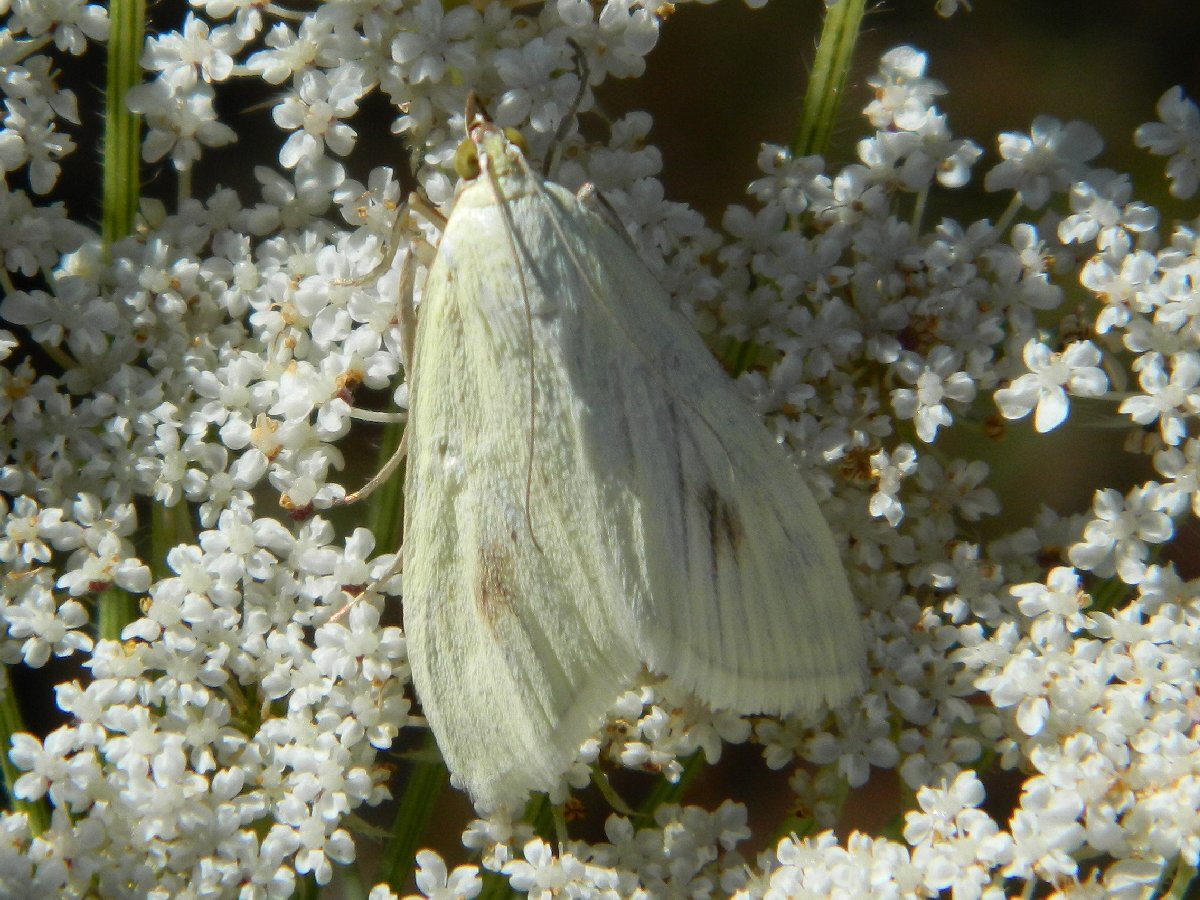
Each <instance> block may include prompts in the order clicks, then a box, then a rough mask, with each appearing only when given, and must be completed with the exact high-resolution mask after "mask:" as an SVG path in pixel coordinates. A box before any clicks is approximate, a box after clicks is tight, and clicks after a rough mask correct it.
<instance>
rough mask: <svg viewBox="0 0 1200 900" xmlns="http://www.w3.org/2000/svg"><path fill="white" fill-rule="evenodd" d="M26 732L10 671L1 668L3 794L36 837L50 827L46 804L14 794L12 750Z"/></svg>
mask: <svg viewBox="0 0 1200 900" xmlns="http://www.w3.org/2000/svg"><path fill="white" fill-rule="evenodd" d="M21 731H25V723H24V721H23V720H22V718H21V708H20V706H18V705H17V697H16V694H15V693H14V692H13V689H12V682H11V681H9V678H8V667H7V666H0V748H2V752H0V776H3V778H4V790H5V791H6V792H7V793H8V806H9V809H11V810H12V811H13V812H16V813H25V818H26V820H27V821H28V822H29V830H30V831H31V832H32V833H33V834H35V835H37V834H41V833H42V832H43V831H45V830H46V829H47V828H48V827H49V826H50V810H49V808H48V807H47V806H46V801H45V800H19V799H17V795H16V794H15V793H14V785H15V784H16V783H17V779H18V778H20V777H21V772H20V770H19V769H17V767H16V766H14V765H13V763H12V760H11V759H9V758H8V751H9V749H10V748H11V747H12V738H13V735H14V734H17V733H18V732H21Z"/></svg>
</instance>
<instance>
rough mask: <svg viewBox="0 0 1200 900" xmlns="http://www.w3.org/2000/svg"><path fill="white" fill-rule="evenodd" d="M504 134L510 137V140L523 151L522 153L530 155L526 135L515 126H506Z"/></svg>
mask: <svg viewBox="0 0 1200 900" xmlns="http://www.w3.org/2000/svg"><path fill="white" fill-rule="evenodd" d="M504 136H505V137H506V138H508V142H509V143H510V144H512V145H513V146H514V147H516V148H517V149H518V150H520V151H521V153H522V154H525V155H528V153H529V145H528V144H526V143H525V135H523V134H521V132H519V131H517V129H515V128H505V129H504Z"/></svg>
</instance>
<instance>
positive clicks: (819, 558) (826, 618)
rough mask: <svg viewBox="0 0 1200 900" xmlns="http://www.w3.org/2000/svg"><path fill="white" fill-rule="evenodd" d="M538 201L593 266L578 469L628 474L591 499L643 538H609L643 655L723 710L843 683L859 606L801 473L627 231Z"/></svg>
mask: <svg viewBox="0 0 1200 900" xmlns="http://www.w3.org/2000/svg"><path fill="white" fill-rule="evenodd" d="M544 200H545V202H547V203H550V204H553V205H554V206H555V207H556V208H557V209H558V210H559V212H558V214H557V215H554V216H551V217H543V218H546V220H547V221H550V222H558V223H560V227H556V228H555V231H556V232H557V235H556V236H557V238H558V240H559V242H560V246H561V249H560V251H559V253H558V254H557V255H556V256H557V258H559V259H562V258H565V257H570V265H571V267H573V268H575V269H578V270H579V271H580V273H581V274H580V277H579V281H580V282H586V284H580V285H579V286H578V287H577V288H576V289H575V290H574V291H573V292H572V296H575V297H579V298H587V299H586V301H585V300H582V299H581V300H580V301H579V303H578V304H577V308H575V309H573V310H572V311H571V313H570V321H571V323H572V325H573V328H570V329H566V328H564V330H565V331H569V332H570V333H571V334H573V339H571V340H560V341H559V342H558V344H557V349H558V351H559V352H560V353H561V357H560V359H558V360H557V361H556V363H557V365H559V366H561V367H562V368H564V369H566V370H568V371H570V372H571V373H572V376H571V377H572V380H573V383H574V385H575V394H576V396H577V397H578V398H579V402H580V403H581V405H582V406H583V407H584V408H585V409H586V410H587V415H586V416H585V417H581V418H580V420H579V437H578V440H579V443H580V445H581V446H584V447H589V448H591V454H592V462H591V464H590V465H589V466H587V467H585V468H590V470H591V472H592V473H593V476H592V477H593V478H595V477H597V474H596V473H604V474H603V477H604V478H606V479H608V480H609V481H610V482H612V483H616V484H618V485H619V489H618V490H612V491H609V492H608V494H607V496H606V500H607V502H608V505H607V506H606V507H605V508H603V509H601V510H598V511H597V513H596V514H598V515H602V516H605V517H606V518H608V519H609V520H610V521H619V522H621V523H622V528H621V529H620V531H622V532H624V533H628V534H632V535H635V536H636V537H635V539H633V540H631V541H630V542H629V543H628V544H623V545H619V546H617V547H615V548H613V552H614V555H615V556H616V557H617V558H618V559H621V560H622V561H623V565H625V566H627V567H628V568H630V569H634V570H636V573H637V577H636V578H633V579H627V580H629V581H631V582H632V584H633V589H632V590H630V591H627V592H626V594H625V595H624V600H625V602H626V603H627V604H628V608H629V612H630V615H631V616H632V618H633V621H634V624H635V629H636V634H637V636H638V652H639V656H640V657H641V659H642V660H643V661H644V662H645V663H646V664H647V665H648V666H649V667H650V668H651V669H653V670H654V671H657V672H661V673H664V674H667V675H669V676H671V677H672V678H673V679H674V680H675V681H677V682H678V683H680V684H682V685H683V686H684V687H687V688H690V689H691V690H693V691H694V692H695V693H696V694H697V695H698V696H700V697H701V698H702V699H704V700H705V701H707V702H708V703H709V704H710V705H711V706H713V707H714V708H717V709H732V710H736V711H739V712H747V713H748V712H763V713H788V712H794V711H798V710H811V709H814V708H816V707H818V706H819V705H820V704H822V703H825V702H828V703H836V702H839V701H841V700H843V699H845V698H846V697H848V696H850V695H851V694H852V693H854V692H856V691H857V690H859V689H860V687H861V685H862V682H863V661H864V646H863V638H862V627H861V622H860V619H859V617H858V614H857V612H856V609H855V605H854V601H853V598H852V596H851V593H850V589H849V586H848V584H847V582H846V577H845V573H844V569H843V565H842V562H841V560H840V557H839V554H838V551H837V547H836V545H835V542H834V540H833V537H832V535H831V533H830V531H829V528H828V526H827V525H826V523H825V518H824V516H823V515H822V513H821V510H820V508H819V506H818V505H817V503H816V501H815V499H814V498H813V496H812V493H811V492H810V491H809V489H808V486H807V485H806V484H805V482H804V479H803V477H802V476H801V475H800V473H799V472H798V471H797V469H796V468H795V466H794V465H793V464H792V462H791V461H790V460H789V459H788V457H787V454H786V452H785V451H784V449H783V448H782V447H780V446H779V445H778V442H777V441H776V440H775V439H774V438H772V436H771V435H770V434H769V433H768V432H767V430H766V428H765V427H764V425H763V424H762V422H761V421H760V420H759V419H758V417H757V416H756V415H755V414H754V412H753V411H752V410H751V409H750V407H749V405H748V404H747V403H746V401H745V399H744V398H743V397H742V396H741V395H740V394H739V392H738V390H737V388H736V386H735V385H734V384H733V382H732V381H731V380H730V379H729V377H728V376H727V375H726V374H725V373H724V372H723V371H722V370H721V369H720V367H719V366H718V365H717V363H716V361H715V360H714V359H713V357H712V354H711V353H710V352H709V351H708V349H707V348H706V347H705V346H704V344H703V342H702V341H701V340H700V338H699V336H698V335H697V334H696V332H695V330H694V329H693V328H692V326H691V325H690V323H688V322H687V321H686V320H685V319H683V317H682V316H681V315H679V314H678V313H676V312H675V311H674V310H672V309H671V308H670V301H669V298H668V297H667V294H666V292H665V291H664V290H663V288H662V287H661V286H660V285H659V284H658V282H657V280H656V279H655V278H654V276H653V275H652V274H651V273H650V272H649V270H648V269H647V268H646V266H645V265H644V264H643V263H642V262H641V260H640V259H639V258H638V256H637V254H636V253H635V252H634V250H633V249H632V247H631V246H630V244H629V243H628V242H627V240H626V239H625V236H624V234H623V233H622V234H617V233H616V232H615V231H614V230H613V229H612V228H611V227H610V226H609V224H608V222H607V220H606V217H603V216H597V215H596V214H594V213H592V212H591V211H589V210H587V209H585V208H584V207H582V206H580V205H579V204H578V202H577V201H575V199H574V198H573V197H571V196H570V195H569V194H567V193H566V192H565V191H562V190H559V189H557V188H556V187H555V186H554V185H547V186H546V192H545V194H544ZM525 218H528V219H529V220H530V221H538V220H539V219H534V218H533V217H525ZM541 240H542V243H549V242H550V239H549V238H547V237H543V238H542V239H541ZM577 247H586V248H588V252H587V253H579V252H577V251H575V250H574V248H577ZM564 278H565V280H568V281H569V277H566V276H564ZM554 364H555V363H553V362H552V363H550V364H549V365H554Z"/></svg>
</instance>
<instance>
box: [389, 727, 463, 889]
mask: <svg viewBox="0 0 1200 900" xmlns="http://www.w3.org/2000/svg"><path fill="white" fill-rule="evenodd" d="M425 751H426V752H425V753H422V754H421V756H422V758H424V757H425V756H428V755H430V754H436V753H437V744H436V743H435V742H434V740H433V734H432V732H430V733H427V734H426V736H425ZM448 783H449V775H448V774H447V772H446V766H445V764H444V763H442V762H441V760H440V759H439V760H438V761H436V762H418V763H416V764H415V765H414V766H413V771H412V774H411V775H410V776H409V779H408V784H407V786H406V787H405V789H404V796H403V797H401V798H400V805H399V808H398V809H397V810H396V818H395V820H394V821H393V822H392V836H391V839H390V840H389V841H388V843H387V846H386V847H384V850H383V859H382V862H381V865H380V869H379V875H380V878H382V879H383V880H384V881H386V882H387V883H388V884H389V885H390V886H391V888H392V890H394V891H396V892H400V891H403V890H404V889H405V887H406V886H407V884H408V880H409V878H410V877H411V876H412V869H413V859H414V857H415V856H416V854H417V848H418V847H419V846H420V845H421V842H422V838H423V837H424V835H425V831H426V829H427V828H428V827H429V822H430V820H431V819H432V818H433V813H434V810H435V809H436V808H437V802H438V798H439V797H440V796H441V794H442V791H443V790H445V788H446V785H447V784H448Z"/></svg>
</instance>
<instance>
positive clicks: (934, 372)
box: [892, 347, 975, 443]
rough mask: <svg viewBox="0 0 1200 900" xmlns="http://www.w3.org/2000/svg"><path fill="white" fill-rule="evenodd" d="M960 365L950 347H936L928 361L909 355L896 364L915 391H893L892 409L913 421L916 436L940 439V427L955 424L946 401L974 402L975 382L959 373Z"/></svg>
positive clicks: (967, 375) (930, 439)
mask: <svg viewBox="0 0 1200 900" xmlns="http://www.w3.org/2000/svg"><path fill="white" fill-rule="evenodd" d="M960 363H961V360H960V359H959V358H958V357H957V355H956V354H955V353H954V351H953V350H951V349H950V348H949V347H935V348H934V349H933V352H932V353H930V355H929V358H928V360H925V361H923V362H922V361H921V360H919V359H918V358H917V357H915V356H913V355H911V354H909V355H905V356H904V357H903V358H901V360H900V361H899V362H898V363H897V364H896V367H895V368H896V371H897V374H899V376H900V377H901V378H903V379H904V380H905V381H907V382H909V383H910V384H914V385H916V388H915V389H910V388H896V389H895V390H893V391H892V406H893V407H894V408H895V410H896V415H897V416H898V417H899V418H901V419H912V420H913V422H914V424H915V425H916V427H917V437H919V438H920V439H921V440H923V441H925V442H926V443H930V442H931V441H933V439H934V438H935V437H937V432H938V429H939V428H941V427H943V426H947V425H950V424H952V423H953V422H954V417H953V416H952V415H951V413H950V407H949V406H948V405H947V402H955V403H960V404H966V403H970V402H971V401H972V400H973V399H975V381H974V379H972V378H971V376H970V375H969V374H967V373H966V372H962V371H959V370H958V366H959V365H960ZM943 401H946V402H943Z"/></svg>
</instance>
